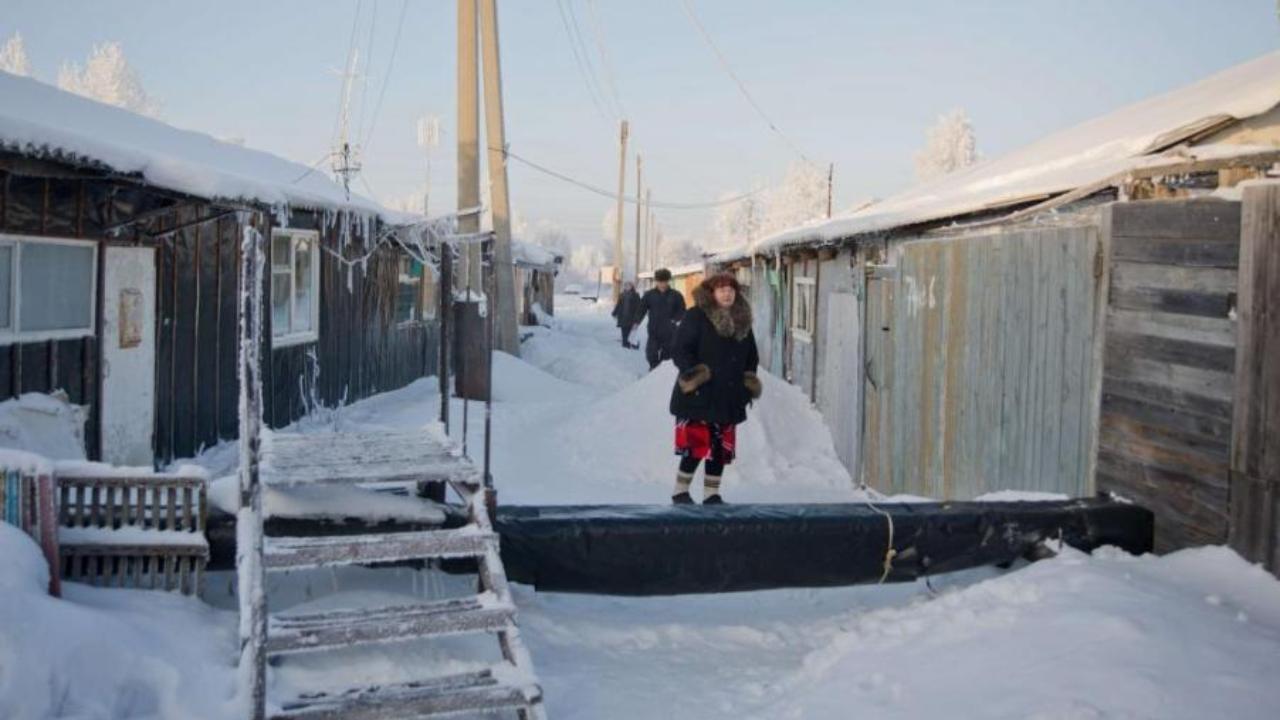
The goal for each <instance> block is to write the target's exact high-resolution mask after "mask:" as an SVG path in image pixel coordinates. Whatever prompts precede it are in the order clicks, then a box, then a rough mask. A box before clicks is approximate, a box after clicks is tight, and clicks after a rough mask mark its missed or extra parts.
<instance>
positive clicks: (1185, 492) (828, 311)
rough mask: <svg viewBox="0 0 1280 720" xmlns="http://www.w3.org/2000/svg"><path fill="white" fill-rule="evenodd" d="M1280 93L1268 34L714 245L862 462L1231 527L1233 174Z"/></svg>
mask: <svg viewBox="0 0 1280 720" xmlns="http://www.w3.org/2000/svg"><path fill="white" fill-rule="evenodd" d="M1277 103H1280V53H1273V54H1270V55H1267V56H1264V57H1262V58H1259V59H1258V60H1255V61H1252V62H1249V63H1245V64H1244V65H1241V66H1238V67H1236V68H1232V69H1229V70H1227V71H1225V72H1223V73H1220V74H1219V75H1217V76H1214V77H1211V78H1209V79H1207V80H1204V81H1201V82H1199V83H1196V84H1193V85H1190V86H1188V87H1186V88H1183V89H1180V90H1176V91H1173V92H1171V93H1168V94H1166V95H1164V96H1161V97H1157V98H1153V99H1151V100H1147V101H1144V102H1143V103H1139V104H1137V105H1134V106H1131V107H1129V108H1124V109H1122V110H1119V111H1117V112H1115V113H1113V114H1111V115H1108V116H1105V117H1103V118H1099V119H1096V120H1093V121H1090V122H1088V123H1085V124H1083V125H1081V126H1078V127H1076V128H1072V129H1069V130H1066V131H1063V132H1061V133H1058V134H1056V135H1052V136H1049V137H1047V138H1045V139H1044V140H1041V141H1039V142H1036V143H1033V144H1032V145H1030V146H1028V147H1026V148H1023V149H1021V150H1018V151H1015V152H1013V153H1010V154H1009V155H1006V156H1004V157H999V158H994V159H992V160H989V161H986V162H983V163H980V164H978V165H976V166H973V167H971V168H968V169H966V170H962V171H958V172H956V173H954V174H952V175H950V176H946V177H944V178H941V179H939V180H936V181H933V182H931V183H928V184H925V185H922V186H920V187H918V188H916V189H913V190H911V191H908V192H906V193H903V194H902V195H899V196H896V197H892V198H889V199H887V200H885V201H882V202H880V203H877V204H875V205H872V206H870V207H867V208H865V209H861V210H859V211H856V212H854V213H851V214H849V215H847V216H843V217H839V218H836V219H833V220H831V221H828V222H826V223H817V224H813V225H809V226H805V227H802V228H797V229H794V230H790V231H787V232H784V233H781V234H779V235H777V236H774V237H771V238H766V239H764V240H763V241H761V242H759V243H756V244H754V245H752V246H749V247H743V248H741V249H739V250H736V251H731V252H728V253H722V254H721V255H719V256H716V257H714V258H712V264H713V265H715V266H716V267H722V268H727V269H731V270H733V271H734V272H737V273H738V274H739V277H740V278H741V279H742V280H743V281H744V282H745V283H747V284H748V285H750V292H751V299H752V301H753V304H754V310H755V322H756V328H755V333H756V337H757V341H758V342H759V344H760V350H761V360H762V364H763V365H764V366H765V367H767V368H769V369H770V370H771V371H772V372H773V373H774V374H776V375H779V376H782V377H784V378H786V379H787V380H788V381H789V382H792V383H794V384H795V385H797V386H799V387H800V388H801V389H803V390H804V391H805V392H806V393H807V394H809V396H810V398H811V399H812V400H813V401H814V403H815V405H816V406H817V408H818V409H819V410H820V411H821V412H822V413H823V415H824V416H825V417H826V419H827V421H828V424H829V425H830V426H831V428H832V434H833V441H834V443H835V449H836V451H837V453H838V454H839V456H840V457H841V459H842V460H843V461H844V463H845V464H846V465H847V467H848V468H849V470H850V472H851V474H852V475H853V476H854V477H855V478H856V479H858V480H859V481H861V482H865V483H866V484H867V485H869V486H871V487H873V488H875V489H877V490H881V491H883V492H886V493H906V494H914V495H927V496H931V497H940V498H956V499H968V498H973V497H977V496H980V495H982V494H984V493H987V492H991V491H996V490H1001V489H1010V488H1012V489H1019V490H1039V491H1043V492H1051V493H1065V494H1069V495H1089V494H1092V493H1094V492H1096V491H1099V490H1106V491H1112V492H1115V493H1117V494H1119V495H1121V496H1124V497H1129V498H1131V499H1133V500H1135V501H1137V502H1141V503H1143V504H1146V505H1148V506H1149V507H1151V508H1152V509H1153V510H1155V511H1156V512H1157V536H1156V542H1157V546H1158V548H1160V549H1162V550H1167V549H1172V548H1176V547H1183V546H1187V545H1191V544H1201V543H1207V542H1210V543H1211V542H1219V543H1220V542H1226V541H1227V539H1228V535H1229V534H1230V532H1231V521H1230V518H1229V515H1230V512H1231V510H1230V502H1229V497H1231V496H1232V495H1233V494H1232V493H1231V492H1230V489H1229V487H1230V484H1231V482H1233V481H1232V480H1231V478H1233V477H1235V475H1233V474H1232V473H1233V472H1234V471H1232V470H1231V469H1230V465H1229V460H1230V448H1231V447H1232V437H1233V434H1232V433H1233V425H1232V415H1233V412H1236V411H1237V409H1238V408H1237V407H1236V405H1233V400H1232V398H1233V396H1235V395H1236V394H1237V393H1238V383H1239V382H1240V375H1239V373H1238V372H1236V371H1235V370H1234V368H1235V366H1236V364H1237V363H1239V362H1241V361H1242V360H1241V358H1240V357H1239V356H1238V355H1237V353H1236V350H1235V348H1236V346H1237V344H1238V342H1239V341H1238V340H1237V335H1238V331H1239V321H1238V317H1237V312H1238V311H1237V310H1236V308H1235V303H1236V302H1238V300H1237V297H1238V296H1239V295H1240V293H1242V292H1243V291H1242V290H1240V288H1241V287H1243V286H1242V285H1240V284H1239V274H1238V272H1237V268H1238V266H1239V253H1240V249H1239V248H1240V242H1241V220H1240V217H1241V208H1240V202H1239V195H1240V191H1239V189H1238V188H1237V187H1236V186H1237V184H1238V183H1240V182H1241V181H1242V180H1249V179H1256V178H1262V177H1264V176H1266V175H1267V174H1268V173H1269V172H1273V170H1274V167H1275V164H1276V162H1277V160H1280V107H1278V106H1277ZM1240 482H1243V481H1240ZM1251 487H1252V486H1251ZM1258 487H1261V486H1258ZM1257 492H1258V493H1262V492H1263V491H1262V490H1258V491H1257ZM1268 492H1270V491H1268ZM1235 497H1239V494H1235ZM1260 502H1262V501H1260ZM1267 502H1270V501H1267ZM1255 535H1256V533H1255Z"/></svg>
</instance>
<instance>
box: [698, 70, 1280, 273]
mask: <svg viewBox="0 0 1280 720" xmlns="http://www.w3.org/2000/svg"><path fill="white" fill-rule="evenodd" d="M1277 103H1280V51H1277V52H1272V53H1270V54H1268V55H1264V56H1262V57H1260V58H1257V59H1255V60H1251V61H1249V62H1246V63H1243V64H1241V65H1237V66H1235V67H1233V68H1230V69H1227V70H1225V71H1223V72H1220V73H1218V74H1216V75H1213V76H1211V77H1209V78H1206V79H1204V80H1201V81H1199V82H1197V83H1194V84H1192V85H1188V86H1186V87H1183V88H1179V89H1177V90H1174V91H1172V92H1168V93H1165V94H1163V95H1159V96H1156V97H1153V98H1148V99H1146V100H1143V101H1141V102H1138V103H1134V104H1133V105H1129V106H1127V107H1125V108H1122V109H1120V110H1117V111H1115V112H1113V113H1110V114H1108V115H1104V116H1102V117H1099V118H1095V119H1093V120H1089V121H1088V122H1084V123H1081V124H1080V125H1076V126H1075V127H1072V128H1069V129H1067V130H1064V131H1062V132H1058V133H1055V134H1053V135H1050V136H1048V137H1046V138H1044V139H1042V140H1039V141H1037V142H1034V143H1031V144H1030V145H1027V146H1026V147H1023V148H1021V149H1019V150H1015V151H1014V152H1011V153H1008V154H1007V155H1003V156H1001V157H998V158H993V159H991V160H986V161H982V162H979V163H978V164H976V165H973V166H971V167H968V168H965V169H963V170H959V171H957V172H954V173H952V174H950V175H946V176H944V177H941V178H938V179H936V180H933V181H930V182H926V183H922V184H920V185H917V186H916V187H914V188H912V189H910V190H908V191H906V192H903V193H901V194H899V195H896V196H894V197H891V198H889V199H887V200H884V201H882V202H879V203H876V204H874V205H870V206H868V207H865V208H861V209H859V210H857V211H854V212H851V213H848V214H846V215H843V216H840V217H837V218H833V219H830V220H827V219H823V220H820V221H816V222H813V223H810V224H807V225H803V226H800V227H796V228H791V229H788V230H785V231H783V232H781V233H778V234H776V235H773V236H771V237H767V238H764V239H763V240H762V241H760V242H758V243H756V244H755V246H754V247H752V248H748V247H745V246H743V247H738V248H735V249H732V250H727V251H724V252H722V253H720V254H719V255H718V256H716V258H715V259H716V260H718V261H727V260H732V259H736V258H740V257H745V256H746V255H748V254H750V253H752V252H762V251H767V250H772V249H776V248H779V247H782V246H786V245H792V244H799V243H805V242H815V241H816V242H829V241H833V240H838V239H841V238H846V237H851V236H854V235H859V234H862V233H870V232H878V231H884V230H890V229H893V228H897V227H902V226H905V225H914V224H917V223H923V222H930V221H936V220H943V219H946V218H949V217H955V216H958V215H963V214H966V213H970V212H975V211H979V210H984V209H991V208H997V207H1002V206H1007V205H1013V204H1017V203H1020V202H1025V201H1029V200H1035V199H1038V198H1043V197H1047V196H1051V195H1055V194H1058V193H1062V192H1065V191H1069V190H1073V189H1075V188H1079V187H1083V186H1085V185H1089V184H1092V183H1096V182H1099V181H1103V180H1105V179H1107V178H1109V177H1112V176H1114V175H1116V174H1119V173H1122V172H1125V171H1126V170H1131V169H1135V168H1137V167H1141V166H1144V165H1150V164H1153V161H1152V158H1151V157H1149V156H1150V155H1151V153H1154V152H1157V151H1159V150H1161V149H1163V148H1166V147H1169V146H1171V145H1175V144H1177V143H1179V142H1182V141H1183V140H1185V139H1186V138H1188V137H1190V136H1191V135H1193V134H1195V133H1197V132H1199V131H1202V130H1205V129H1208V128H1212V127H1215V126H1217V125H1218V124H1219V123H1221V122H1223V121H1229V120H1231V119H1236V120H1242V119H1245V118H1249V117H1252V116H1254V115H1260V114H1262V113H1265V112H1267V111H1268V110H1270V109H1271V108H1273V107H1275V106H1276V104H1277ZM1256 149H1257V148H1252V147H1248V148H1246V147H1238V148H1236V151H1237V152H1243V151H1245V150H1256ZM1229 152H1231V149H1230V148H1221V147H1217V148H1206V147H1197V148H1196V152H1195V154H1196V156H1197V157H1205V156H1207V155H1210V154H1212V155H1216V156H1223V155H1224V154H1226V153H1229ZM1143 156H1148V157H1145V158H1144V157H1143ZM1228 156H1229V155H1228ZM1164 159H1165V160H1168V159H1169V158H1164ZM1155 164H1159V163H1158V162H1156V163H1155Z"/></svg>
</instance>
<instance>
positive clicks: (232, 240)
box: [156, 210, 439, 463]
mask: <svg viewBox="0 0 1280 720" xmlns="http://www.w3.org/2000/svg"><path fill="white" fill-rule="evenodd" d="M195 212H197V211H195V210H192V211H183V212H182V213H179V214H178V215H176V216H175V217H174V218H173V222H176V223H180V224H186V223H189V222H191V221H192V220H193V219H198V217H196V216H195V215H194V213H195ZM290 226H291V227H295V228H301V229H316V230H320V231H321V237H322V242H324V243H325V244H327V245H328V247H331V248H336V247H338V246H339V242H338V237H337V233H338V229H337V228H336V227H326V228H322V227H321V219H320V218H319V217H317V216H316V215H315V214H314V213H308V212H303V211H295V212H293V213H292V215H291V217H290ZM240 233H241V227H240V225H239V223H238V221H237V220H236V219H235V218H234V217H232V216H224V217H222V218H221V219H218V220H216V221H211V222H208V223H203V224H194V225H191V226H189V227H187V228H185V229H183V230H182V231H181V232H178V233H175V234H172V235H169V236H167V238H166V239H165V240H164V241H163V242H162V243H161V245H160V252H159V254H158V257H157V283H158V285H159V293H158V296H159V301H158V307H157V322H158V323H159V326H160V327H159V333H158V343H157V380H156V382H157V393H156V397H157V413H156V415H157V417H156V457H157V459H158V461H159V462H161V463H166V462H169V461H171V460H173V459H175V458H182V457H191V456H193V455H195V454H197V453H198V452H199V451H200V450H201V448H204V447H209V446H212V445H213V444H216V443H217V442H218V441H219V440H226V439H232V438H234V437H236V432H237V423H238V421H237V414H236V413H237V405H236V398H237V393H238V387H239V385H238V382H239V381H238V379H237V377H236V368H235V359H236V348H237V345H236V338H237V327H236V302H237V298H238V297H239V274H238V267H239V241H240ZM363 252H364V246H363V244H361V243H359V242H355V243H353V244H351V245H350V246H349V247H348V248H347V253H348V255H350V256H352V257H358V256H360V255H361V254H363ZM400 252H401V251H400V250H399V249H398V248H396V247H395V246H393V245H390V244H384V245H383V246H382V247H380V248H379V249H378V251H377V252H375V253H374V255H373V256H372V257H370V258H369V260H368V262H367V264H365V265H364V267H361V266H359V265H357V266H355V267H354V268H353V269H352V270H351V271H350V272H348V270H347V269H346V267H345V266H343V265H342V263H340V262H338V260H337V259H336V258H334V257H333V256H331V255H329V254H328V253H326V252H322V253H321V254H320V332H319V340H318V341H317V342H313V343H306V344H300V345H292V346H288V347H283V348H271V347H270V343H269V342H268V344H267V347H266V348H264V350H265V352H264V353H263V358H264V361H265V362H266V364H267V367H266V368H264V372H263V413H264V415H265V416H266V421H267V424H268V425H269V426H271V427H282V426H285V425H288V424H289V423H291V422H293V421H295V420H297V419H299V418H301V417H302V416H303V415H305V414H306V413H307V412H308V411H309V410H311V409H314V404H313V402H314V401H315V400H318V401H319V403H320V404H321V405H323V406H325V407H336V406H338V405H339V404H342V403H351V402H354V401H356V400H359V399H362V398H366V397H369V396H370V395H374V394H376V393H379V392H385V391H387V390H394V389H396V388H400V387H403V386H404V385H406V384H408V383H410V382H412V381H413V380H415V379H417V378H420V377H424V376H426V375H429V374H432V373H434V372H435V367H436V363H437V355H438V353H437V348H438V345H437V343H438V327H439V326H438V323H437V322H435V321H432V322H428V323H413V324H407V325H404V326H401V325H399V324H397V323H396V321H395V315H394V313H395V302H396V296H397V292H398V287H397V278H398V273H399V265H398V263H399V254H400ZM267 275H268V277H266V278H264V280H265V282H264V287H263V292H264V307H267V308H269V307H270V305H269V303H268V302H267V297H268V296H267V295H265V294H266V293H269V290H268V287H269V286H267V285H266V283H267V282H269V281H270V277H269V273H268V274H267ZM348 276H349V278H348ZM348 279H349V281H350V282H349V283H348ZM263 317H264V319H265V323H264V325H265V327H264V328H263V332H264V334H265V335H266V336H267V337H268V338H269V337H270V334H271V317H270V313H269V312H266V313H264V316H263Z"/></svg>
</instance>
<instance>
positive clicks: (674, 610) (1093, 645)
mask: <svg viewBox="0 0 1280 720" xmlns="http://www.w3.org/2000/svg"><path fill="white" fill-rule="evenodd" d="M933 583H934V585H935V587H937V588H938V589H939V590H940V594H938V595H936V596H934V595H932V594H930V593H929V592H927V590H926V588H925V587H924V584H923V583H916V584H910V585H909V584H903V585H895V586H862V587H855V588H832V589H824V590H812V591H808V590H778V591H766V592H753V593H739V594H729V595H717V596H689V597H679V598H608V599H603V598H591V597H586V596H574V595H558V594H549V593H533V592H532V591H529V590H528V589H526V588H520V595H519V600H520V607H521V625H522V629H523V631H524V633H523V634H524V637H525V638H526V640H527V641H528V642H529V644H530V648H531V651H532V652H533V655H534V657H535V658H536V659H537V662H538V666H539V670H540V672H541V673H542V678H543V684H544V689H545V691H546V694H547V698H548V710H549V712H550V714H551V715H553V716H554V717H557V718H561V719H562V720H577V719H582V720H586V719H588V718H592V719H593V718H599V717H609V718H615V719H617V720H630V719H639V718H656V717H698V718H701V719H703V720H744V719H745V718H760V719H766V718H767V719H769V720H777V719H795V720H800V719H804V720H807V719H810V718H823V719H825V718H831V719H833V720H834V719H835V718H862V717H865V718H878V719H879V718H886V719H889V720H894V719H900V720H919V719H925V718H951V717H955V718H965V719H966V720H969V719H973V718H1001V719H1004V718H1008V719H1010V720H1013V719H1015V718H1016V719H1019V720H1025V719H1028V718H1034V719H1038V720H1099V719H1102V718H1160V719H1161V720H1179V719H1186V720H1202V719H1203V718H1226V717H1230V718H1241V719H1247V720H1255V719H1256V720H1270V718H1273V717H1275V709H1276V708H1277V707H1280V685H1278V684H1277V683H1276V682H1275V678H1276V677H1277V676H1278V675H1277V673H1280V582H1278V581H1277V580H1276V579H1275V578H1273V577H1271V576H1270V575H1268V574H1267V573H1265V572H1263V571H1262V570H1260V569H1258V568H1256V567H1252V566H1250V565H1248V564H1247V563H1245V562H1244V561H1243V560H1241V559H1240V558H1239V557H1238V556H1237V555H1235V554H1234V553H1233V552H1231V551H1230V550H1228V549H1225V548H1219V547H1207V548H1199V549H1194V550H1186V551H1182V552H1179V553H1175V554H1173V555H1169V556H1166V557H1154V556H1145V557H1142V558H1134V557H1130V556H1128V555H1124V554H1122V553H1119V552H1117V551H1114V550H1106V549H1103V550H1099V551H1098V552H1096V553H1095V554H1094V555H1093V556H1088V555H1084V554H1082V553H1079V552H1076V551H1073V550H1070V549H1068V550H1066V551H1065V552H1064V553H1063V555H1061V556H1060V557H1058V558H1055V559H1052V560H1047V561H1043V562H1040V563H1036V564H1033V565H1029V566H1024V567H1022V568H1020V569H1018V570H1016V571H1013V572H1009V573H1004V574H999V573H998V571H996V570H994V569H991V568H982V569H976V570H972V571H966V572H963V573H956V574H952V575H946V576H940V577H938V578H934V580H933ZM654 688H662V692H659V693H655V692H653V689H654Z"/></svg>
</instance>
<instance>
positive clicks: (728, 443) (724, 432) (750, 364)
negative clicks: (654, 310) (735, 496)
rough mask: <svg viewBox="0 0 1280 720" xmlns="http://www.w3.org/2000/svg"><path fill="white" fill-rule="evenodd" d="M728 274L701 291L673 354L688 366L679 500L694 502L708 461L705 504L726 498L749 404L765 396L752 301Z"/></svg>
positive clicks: (682, 385)
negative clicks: (697, 476) (696, 481)
mask: <svg viewBox="0 0 1280 720" xmlns="http://www.w3.org/2000/svg"><path fill="white" fill-rule="evenodd" d="M740 290H741V288H740V287H739V285H738V281H737V280H736V279H734V277H733V276H732V275H730V274H728V273H721V274H719V275H714V276H712V277H710V278H707V279H706V280H704V281H703V282H702V284H701V285H699V286H698V287H697V289H695V290H694V291H693V299H694V306H693V308H692V309H690V310H689V312H688V313H686V314H685V316H684V319H683V320H682V321H681V322H680V328H679V329H678V330H677V331H676V338H675V342H674V347H673V349H672V359H673V360H674V361H675V364H676V367H677V368H678V369H679V370H680V376H679V377H678V378H677V379H676V385H675V387H674V388H672V390H671V414H672V415H675V416H676V454H677V455H679V456H680V469H679V472H677V474H676V487H675V491H674V492H673V493H672V494H671V501H672V502H673V503H675V504H677V505H684V504H689V503H692V502H693V498H692V497H691V496H690V495H689V486H690V485H691V484H692V483H693V474H694V472H696V471H697V469H698V465H699V464H700V463H701V462H702V461H704V460H705V461H706V468H705V475H704V479H703V501H702V502H703V504H706V505H716V504H720V503H723V502H724V500H723V499H722V498H721V497H720V479H721V476H722V475H723V474H724V466H725V465H728V464H729V463H731V462H733V458H734V454H735V451H736V439H737V438H736V435H737V433H736V428H737V425H738V424H739V423H741V422H742V421H744V420H746V419H747V405H749V404H750V403H751V401H752V400H754V399H756V398H758V397H760V390H761V387H760V379H759V378H758V377H757V376H756V368H757V366H758V365H759V364H760V356H759V354H758V351H757V349H756V338H755V335H753V334H752V332H751V306H750V305H749V304H748V303H747V299H746V298H745V297H743V295H742V293H741V292H740Z"/></svg>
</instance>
